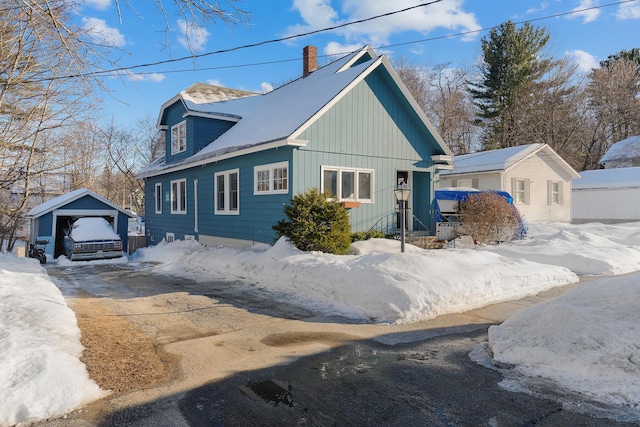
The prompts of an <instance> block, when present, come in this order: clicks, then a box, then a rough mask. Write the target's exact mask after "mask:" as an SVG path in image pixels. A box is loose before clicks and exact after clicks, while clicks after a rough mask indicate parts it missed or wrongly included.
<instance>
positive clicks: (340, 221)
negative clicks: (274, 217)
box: [273, 188, 351, 255]
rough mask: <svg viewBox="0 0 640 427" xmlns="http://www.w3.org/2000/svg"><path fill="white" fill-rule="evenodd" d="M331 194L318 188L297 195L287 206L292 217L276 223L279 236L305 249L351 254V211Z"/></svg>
mask: <svg viewBox="0 0 640 427" xmlns="http://www.w3.org/2000/svg"><path fill="white" fill-rule="evenodd" d="M330 197H331V196H330V194H329V193H326V192H325V193H321V192H320V191H319V190H318V189H317V188H312V189H310V190H307V191H306V192H305V193H304V194H297V195H295V196H294V197H293V199H291V203H290V204H289V205H286V206H285V207H284V214H285V215H286V216H287V218H288V219H282V220H280V221H278V223H277V224H276V225H274V226H273V229H274V230H275V232H276V236H277V238H278V239H279V238H280V237H282V236H284V237H286V238H288V239H289V241H291V243H293V244H294V245H295V246H296V247H297V248H298V249H300V250H303V251H321V252H325V253H331V254H336V255H344V254H347V253H348V252H349V247H350V246H351V224H350V223H349V214H348V213H347V211H346V209H345V208H344V207H342V205H341V204H340V203H339V202H338V201H336V200H331V199H330Z"/></svg>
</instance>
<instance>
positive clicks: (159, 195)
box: [155, 182, 162, 214]
mask: <svg viewBox="0 0 640 427" xmlns="http://www.w3.org/2000/svg"><path fill="white" fill-rule="evenodd" d="M155 200H156V213H157V214H161V213H162V184H161V183H159V182H158V183H156V193H155Z"/></svg>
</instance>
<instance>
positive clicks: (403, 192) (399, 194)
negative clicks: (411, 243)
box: [393, 183, 411, 252]
mask: <svg viewBox="0 0 640 427" xmlns="http://www.w3.org/2000/svg"><path fill="white" fill-rule="evenodd" d="M393 192H394V194H395V195H396V200H397V201H398V202H400V252H404V241H405V228H406V226H405V212H406V209H407V201H408V200H409V194H411V189H410V188H409V186H408V185H407V184H406V183H402V184H398V185H397V186H396V188H395V189H394V190H393Z"/></svg>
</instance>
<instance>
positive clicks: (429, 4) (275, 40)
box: [40, 0, 443, 81]
mask: <svg viewBox="0 0 640 427" xmlns="http://www.w3.org/2000/svg"><path fill="white" fill-rule="evenodd" d="M441 1H443V0H432V1H430V2H427V3H421V4H418V5H415V6H409V7H406V8H404V9H400V10H395V11H392V12H387V13H383V14H380V15H376V16H371V17H369V18H363V19H358V20H356V21H350V22H345V23H343V24H339V25H334V26H331V27H326V28H321V29H318V30H313V31H308V32H306V33H300V34H294V35H291V36H287V37H280V38H277V39H271V40H263V41H261V42H256V43H250V44H245V45H242V46H236V47H231V48H228V49H220V50H216V51H212V52H206V53H201V54H197V55H190V56H183V57H181V58H175V59H165V60H162V61H156V62H149V63H146V64H138V65H133V66H130V67H118V68H112V69H109V70H101V71H92V72H88V73H78V74H73V75H67V76H60V77H56V78H55V79H65V78H75V77H88V76H95V75H101V74H114V73H115V74H117V73H118V72H121V71H125V72H129V71H130V70H133V69H136V68H143V67H152V66H155V65H162V64H170V63H174V62H181V61H185V60H193V59H197V58H203V57H205V56H211V55H218V54H221V53H229V52H234V51H237V50H242V49H248V48H251V47H257V46H263V45H266V44H271V43H278V42H283V41H287V40H292V39H295V38H300V37H306V36H311V35H314V34H318V33H322V32H326V31H332V30H336V29H338V28H344V27H347V26H350V25H355V24H361V23H363V22H368V21H373V20H375V19H379V18H384V17H386V16H391V15H395V14H398V13H402V12H407V11H409V10H413V9H417V8H419V7H424V6H431V5H433V4H435V3H440V2H441ZM51 79H54V78H51ZM45 80H48V79H42V80H40V81H45Z"/></svg>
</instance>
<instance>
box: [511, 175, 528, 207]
mask: <svg viewBox="0 0 640 427" xmlns="http://www.w3.org/2000/svg"><path fill="white" fill-rule="evenodd" d="M519 184H522V187H523V188H522V189H518V185H519ZM511 193H512V194H511V195H512V196H513V202H514V203H515V204H516V205H528V204H529V203H530V194H531V180H530V179H529V178H511Z"/></svg>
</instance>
